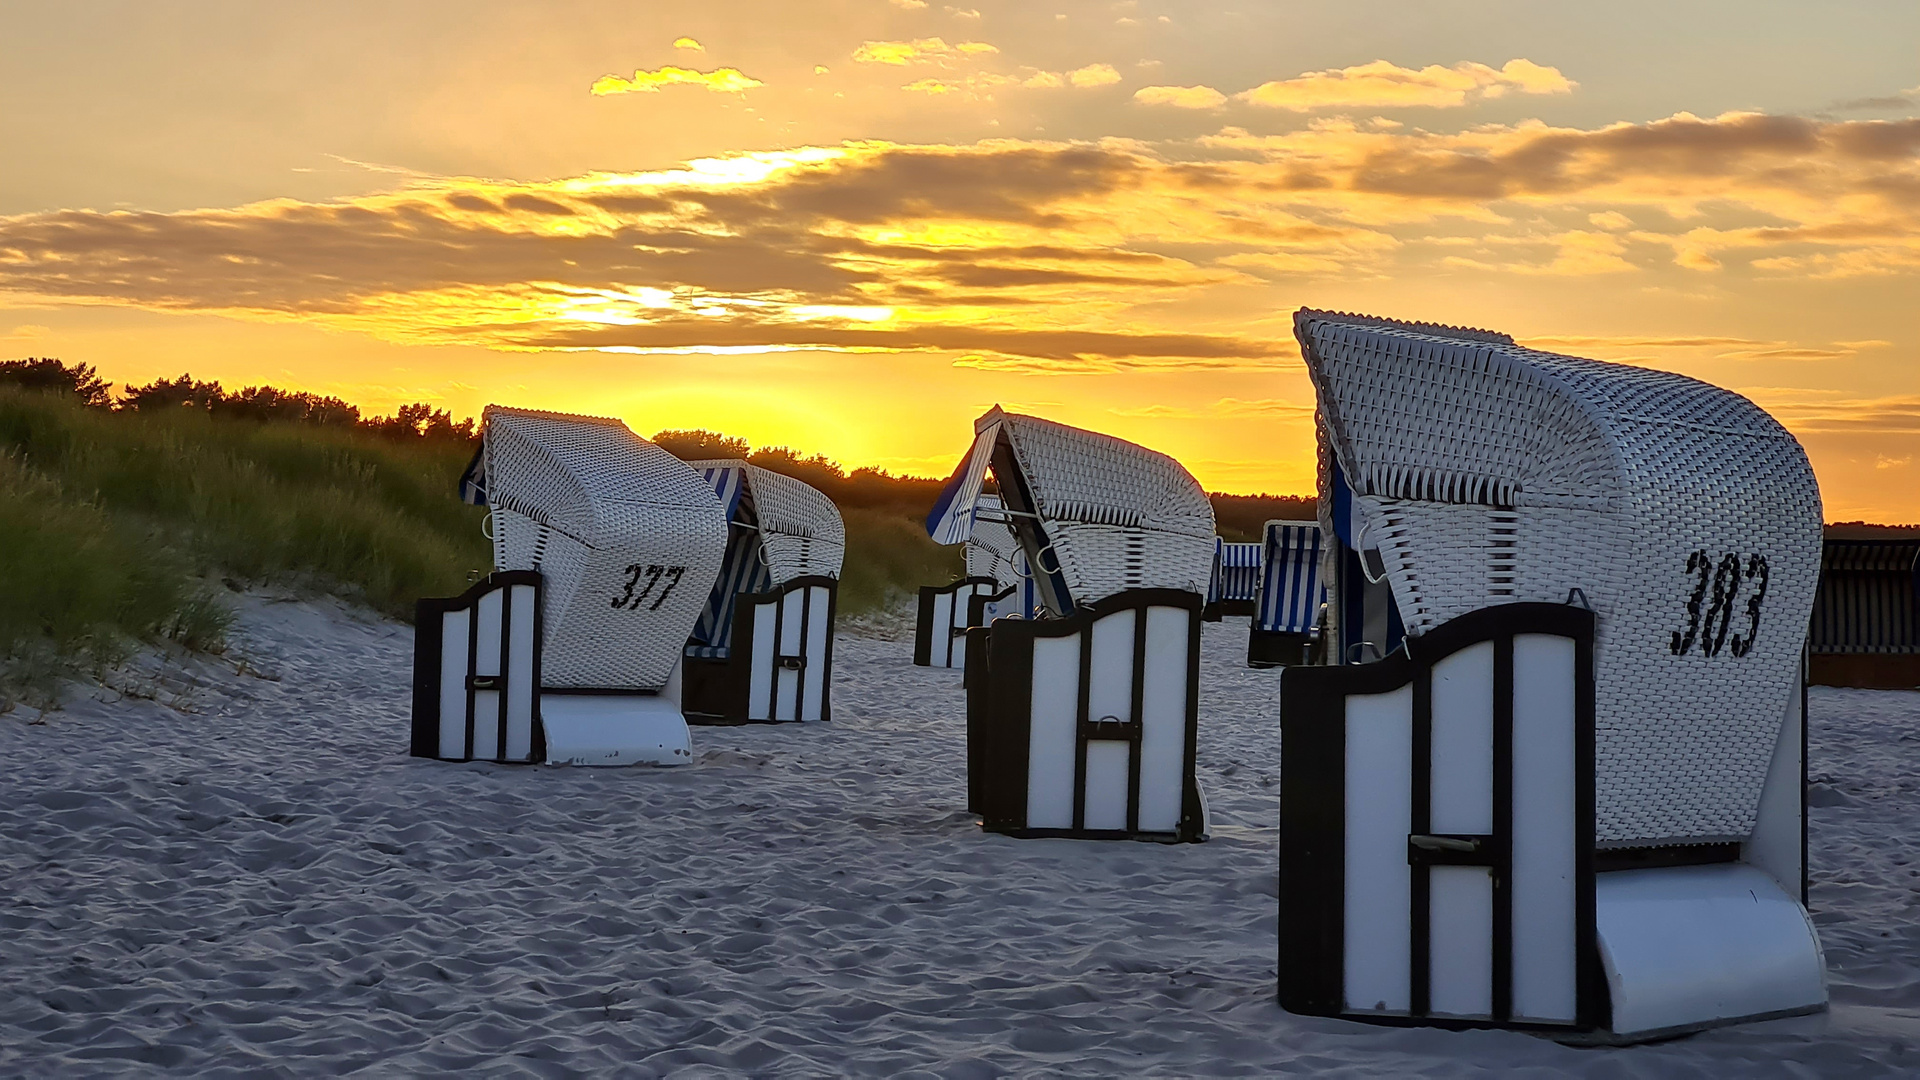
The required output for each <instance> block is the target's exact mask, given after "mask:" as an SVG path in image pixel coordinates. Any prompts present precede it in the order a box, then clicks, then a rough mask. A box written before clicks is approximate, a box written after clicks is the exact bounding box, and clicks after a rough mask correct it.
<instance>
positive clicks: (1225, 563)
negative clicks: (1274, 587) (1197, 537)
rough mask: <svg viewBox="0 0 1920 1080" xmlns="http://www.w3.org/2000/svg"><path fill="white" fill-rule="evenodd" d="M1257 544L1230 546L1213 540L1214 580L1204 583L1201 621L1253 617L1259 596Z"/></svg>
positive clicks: (1258, 546)
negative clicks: (1255, 603)
mask: <svg viewBox="0 0 1920 1080" xmlns="http://www.w3.org/2000/svg"><path fill="white" fill-rule="evenodd" d="M1261 549H1262V545H1260V544H1230V543H1228V542H1227V541H1226V540H1224V539H1222V538H1220V537H1217V536H1216V537H1214V540H1213V577H1212V578H1211V579H1210V580H1209V581H1208V582H1207V603H1206V606H1205V607H1203V608H1201V609H1200V617H1201V618H1202V619H1204V620H1206V621H1207V622H1219V621H1220V620H1221V619H1222V618H1224V617H1225V616H1228V615H1252V614H1253V613H1254V600H1255V598H1256V597H1257V596H1258V595H1259V593H1260V560H1261Z"/></svg>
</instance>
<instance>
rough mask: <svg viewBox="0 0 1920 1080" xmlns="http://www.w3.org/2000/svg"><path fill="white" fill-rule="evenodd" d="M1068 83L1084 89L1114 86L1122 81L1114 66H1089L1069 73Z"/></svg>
mask: <svg viewBox="0 0 1920 1080" xmlns="http://www.w3.org/2000/svg"><path fill="white" fill-rule="evenodd" d="M1067 81H1068V82H1070V83H1072V84H1073V85H1075V86H1078V87H1081V88H1083V89H1085V88H1090V87H1095V86H1112V85H1113V84H1114V83H1117V82H1119V81H1120V73H1119V72H1118V71H1115V70H1114V68H1113V65H1112V64H1088V65H1087V66H1086V67H1083V68H1075V69H1074V70H1072V71H1069V72H1067Z"/></svg>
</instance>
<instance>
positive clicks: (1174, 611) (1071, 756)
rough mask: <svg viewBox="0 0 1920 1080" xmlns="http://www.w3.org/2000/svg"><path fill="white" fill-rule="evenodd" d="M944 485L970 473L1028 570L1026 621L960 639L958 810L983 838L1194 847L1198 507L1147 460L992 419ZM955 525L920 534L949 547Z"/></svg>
mask: <svg viewBox="0 0 1920 1080" xmlns="http://www.w3.org/2000/svg"><path fill="white" fill-rule="evenodd" d="M974 432H975V438H974V444H973V447H972V448H971V449H970V450H969V451H968V454H967V456H966V458H965V459H964V460H963V461H962V463H961V465H960V468H959V469H958V470H956V472H955V474H954V478H953V480H951V481H949V491H950V492H951V494H950V495H948V494H947V493H943V498H942V502H943V503H944V504H946V505H948V506H953V505H958V506H974V505H976V504H977V501H978V498H979V492H980V487H981V485H982V484H983V482H984V480H985V476H986V472H987V470H988V469H989V468H991V469H992V470H993V475H994V479H995V481H996V482H997V485H998V487H999V490H1000V498H1001V500H1002V506H1001V508H1000V510H999V514H1000V516H1001V517H1002V518H1003V519H1004V520H1005V521H1006V522H1007V523H1008V525H1009V527H1010V528H1011V529H1012V531H1013V534H1014V536H1015V538H1016V539H1017V540H1018V541H1019V544H1020V548H1021V551H1022V553H1023V554H1024V555H1025V557H1026V561H1027V564H1028V565H1029V566H1031V567H1032V568H1033V571H1034V573H1033V580H1034V587H1035V593H1036V597H1037V600H1038V610H1037V612H1036V614H1037V616H1038V617H1036V618H1032V619H1000V620H997V621H994V622H992V623H990V624H989V625H986V626H978V627H974V628H972V629H970V630H968V631H967V652H966V665H967V666H966V684H967V786H968V800H969V801H968V805H969V806H970V807H971V808H972V809H973V810H974V811H976V812H978V813H979V814H980V815H981V818H982V821H981V824H982V825H983V826H984V827H985V828H987V829H989V830H992V831H996V832H1002V833H1007V834H1010V835H1014V836H1073V837H1089V838H1103V839H1104V838H1137V839H1153V840H1173V841H1191V840H1203V839H1205V838H1206V807H1205V804H1204V801H1203V800H1202V797H1201V793H1200V790H1199V785H1198V784H1197V783H1196V782H1195V779H1194V741H1195V733H1196V721H1197V715H1198V701H1199V698H1198V687H1197V684H1198V679H1199V662H1200V608H1201V604H1202V601H1203V599H1204V597H1205V594H1206V587H1207V579H1208V575H1209V571H1210V568H1211V565H1212V556H1213V538H1214V533H1213V508H1212V506H1211V505H1210V504H1209V503H1208V502H1207V497H1206V493H1205V492H1203V491H1202V490H1201V489H1200V485H1199V484H1198V483H1196V482H1195V481H1194V479H1193V477H1192V476H1190V475H1188V473H1187V471H1186V470H1185V469H1183V468H1181V467H1180V464H1179V463H1178V462H1176V461H1174V460H1173V459H1172V458H1169V457H1167V456H1165V455H1164V454H1157V453H1155V452H1153V451H1151V450H1147V449H1145V448H1143V447H1140V446H1136V445H1134V444H1132V443H1128V442H1124V441H1122V440H1120V439H1115V438H1112V437H1111V436H1106V435H1100V434H1096V433H1094V432H1090V431H1083V430H1080V429H1079V428H1072V427H1068V426H1066V425H1064V424H1056V423H1053V422H1050V421H1047V420H1041V419H1037V418H1035V417H1030V416H1019V415H1015V414H1011V413H1007V412H1004V411H1002V410H1001V409H999V408H995V409H993V410H992V411H990V412H988V413H987V414H986V415H985V416H983V417H981V418H980V419H979V420H978V421H976V422H975V424H974ZM970 516H971V515H962V514H952V513H942V512H941V507H940V506H938V505H937V506H936V508H935V513H934V515H933V516H932V517H931V518H930V519H929V532H930V533H931V534H932V535H933V537H934V539H935V540H938V541H941V542H944V543H957V542H959V541H961V540H964V539H965V538H966V536H967V532H966V531H965V530H966V529H967V527H968V526H967V525H966V524H964V523H961V522H959V521H958V520H957V519H960V518H965V517H970Z"/></svg>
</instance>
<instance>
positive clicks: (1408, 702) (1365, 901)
mask: <svg viewBox="0 0 1920 1080" xmlns="http://www.w3.org/2000/svg"><path fill="white" fill-rule="evenodd" d="M1346 712H1347V754H1346V773H1347V775H1346V790H1347V794H1346V897H1345V908H1346V919H1345V922H1346V926H1345V936H1344V942H1343V946H1344V964H1345V971H1344V979H1343V983H1344V986H1345V995H1346V1007H1347V1009H1348V1010H1350V1011H1353V1012H1405V1011H1407V1010H1408V1009H1409V1008H1410V1007H1411V995H1410V993H1409V985H1410V984H1409V978H1410V972H1409V970H1408V963H1407V957H1408V954H1409V951H1410V950H1411V948H1412V918H1411V916H1410V914H1409V911H1408V906H1409V904H1410V903H1411V888H1412V886H1411V872H1410V868H1409V867H1408V866H1407V833H1408V831H1409V828H1408V827H1409V825H1410V824H1411V823H1412V820H1413V814H1412V806H1413V789H1412V781H1413V731H1412V727H1413V691H1412V689H1411V688H1404V687H1403V688H1402V689H1399V690H1395V691H1394V692H1392V693H1390V694H1374V695H1368V696H1355V697H1351V698H1348V699H1347V709H1346Z"/></svg>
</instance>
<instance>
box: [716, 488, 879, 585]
mask: <svg viewBox="0 0 1920 1080" xmlns="http://www.w3.org/2000/svg"><path fill="white" fill-rule="evenodd" d="M687 464H688V465H690V466H692V467H693V468H694V469H695V470H696V471H698V472H699V473H700V474H701V476H702V477H703V478H704V479H705V480H706V482H707V483H708V485H709V486H710V487H711V488H712V489H713V492H714V494H715V495H716V496H717V497H718V498H719V499H720V501H721V503H722V505H723V506H724V507H725V508H726V511H727V520H728V521H730V522H734V523H736V524H741V525H747V526H750V527H752V528H755V529H757V530H759V533H760V540H761V543H762V545H763V547H764V551H765V554H766V559H767V567H768V569H769V570H770V571H771V572H772V577H773V583H774V584H776V585H783V584H785V583H787V582H789V581H792V580H793V579H795V578H799V577H806V576H808V575H814V574H818V575H821V576H824V577H839V576H840V569H841V564H842V563H843V562H844V560H845V556H846V546H847V538H846V528H845V526H844V525H843V524H842V522H841V520H840V508H839V507H837V506H835V505H834V504H833V500H832V499H829V498H827V496H826V495H825V494H824V493H822V492H821V491H820V489H819V488H816V487H814V486H813V485H811V484H808V483H805V482H803V481H799V480H795V479H794V478H793V477H791V476H785V475H783V474H781V473H777V472H774V471H773V470H771V469H763V468H761V467H760V466H758V465H750V464H748V463H747V462H744V461H740V460H737V459H731V458H713V459H708V460H703V461H690V462H688V463H687ZM743 507H750V508H751V515H750V516H748V515H747V514H746V513H745V512H744V511H743V509H742V508H743Z"/></svg>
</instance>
